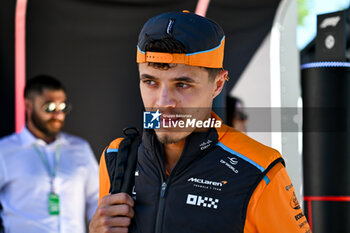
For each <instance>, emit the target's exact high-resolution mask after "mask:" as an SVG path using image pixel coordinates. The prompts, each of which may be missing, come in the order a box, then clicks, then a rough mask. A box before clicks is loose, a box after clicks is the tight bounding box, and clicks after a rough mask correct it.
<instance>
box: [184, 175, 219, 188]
mask: <svg viewBox="0 0 350 233" xmlns="http://www.w3.org/2000/svg"><path fill="white" fill-rule="evenodd" d="M187 181H189V182H193V183H198V184H206V185H212V186H217V187H222V185H223V183H222V182H216V181H210V180H204V179H198V178H194V177H191V178H189V179H188V180H187Z"/></svg>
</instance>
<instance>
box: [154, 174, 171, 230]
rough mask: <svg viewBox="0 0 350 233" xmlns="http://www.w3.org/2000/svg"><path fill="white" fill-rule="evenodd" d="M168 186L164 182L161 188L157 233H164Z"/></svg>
mask: <svg viewBox="0 0 350 233" xmlns="http://www.w3.org/2000/svg"><path fill="white" fill-rule="evenodd" d="M167 185H168V184H167V183H166V182H164V181H163V183H162V186H161V188H160V199H159V205H158V213H157V219H156V230H155V233H162V223H163V216H164V203H165V191H166V188H167Z"/></svg>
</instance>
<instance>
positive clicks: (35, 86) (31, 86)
mask: <svg viewBox="0 0 350 233" xmlns="http://www.w3.org/2000/svg"><path fill="white" fill-rule="evenodd" d="M44 89H49V90H63V91H64V92H66V88H65V87H64V86H63V85H62V83H61V82H60V81H58V80H57V79H55V78H54V77H52V76H49V75H46V74H42V75H37V76H34V77H33V78H31V79H29V80H28V81H27V83H26V86H25V88H24V98H30V97H31V95H33V93H37V94H39V95H41V94H42V93H43V90H44Z"/></svg>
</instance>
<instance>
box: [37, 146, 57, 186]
mask: <svg viewBox="0 0 350 233" xmlns="http://www.w3.org/2000/svg"><path fill="white" fill-rule="evenodd" d="M34 148H35V150H36V152H37V154H38V155H39V157H40V160H41V162H42V163H43V164H44V166H45V168H46V170H47V172H48V174H49V176H50V184H51V191H52V192H54V189H53V180H54V179H55V177H56V174H57V170H58V162H59V159H60V151H61V146H60V144H58V145H57V146H56V153H55V164H54V168H53V169H51V167H50V164H49V161H48V159H47V158H46V156H45V155H44V154H43V153H42V152H41V151H40V149H39V148H38V147H37V146H36V145H34Z"/></svg>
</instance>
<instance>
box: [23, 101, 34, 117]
mask: <svg viewBox="0 0 350 233" xmlns="http://www.w3.org/2000/svg"><path fill="white" fill-rule="evenodd" d="M24 107H25V110H26V114H27V115H31V113H32V111H33V108H34V105H33V101H32V100H31V99H29V98H24Z"/></svg>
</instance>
